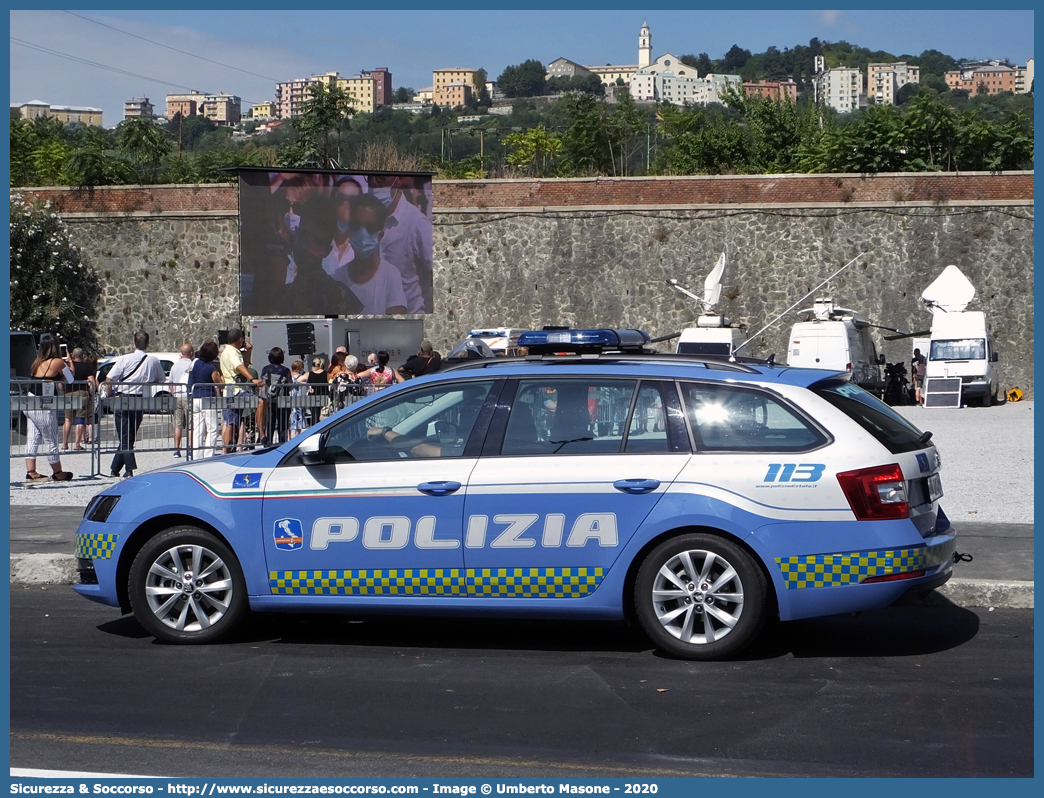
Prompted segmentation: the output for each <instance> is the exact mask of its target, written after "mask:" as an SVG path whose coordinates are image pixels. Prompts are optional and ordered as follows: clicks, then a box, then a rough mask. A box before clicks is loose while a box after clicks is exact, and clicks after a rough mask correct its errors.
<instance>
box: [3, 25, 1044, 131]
mask: <svg viewBox="0 0 1044 798" xmlns="http://www.w3.org/2000/svg"><path fill="white" fill-rule="evenodd" d="M734 49H739V48H738V47H734ZM772 49H775V48H772ZM654 52H655V51H654V49H653V35H652V31H651V29H650V27H649V25H648V24H647V23H643V24H642V26H641V28H640V30H639V32H638V37H637V58H636V59H635V60H636V63H633V64H605V65H597V64H587V65H583V64H580V63H577V62H576V61H573V60H570V59H569V58H567V57H558V58H555V59H553V60H551V61H549V62H548V63H547V65H546V67H544V78H545V80H547V81H552V80H553V79H566V80H573V81H575V80H577V79H586V78H590V79H593V80H596V81H597V83H598V85H600V86H601V87H602V91H603V92H604V95H605V97H606V99H607V101H608V102H613V100H614V99H615V98H616V96H617V95H618V93H619V92H621V91H626V92H627V93H629V95H630V97H631V98H632V99H633V100H634V101H635V102H637V103H650V104H651V103H669V104H671V105H676V106H680V107H689V106H701V105H710V104H713V103H721V102H723V94H724V93H725V91H726V90H727V89H729V88H733V89H737V90H742V92H743V93H744V94H746V95H747V96H755V97H764V98H768V99H771V100H775V101H781V102H782V101H790V102H795V101H796V100H797V98H798V93H799V92H804V91H811V93H812V94H813V97H814V101H815V103H816V104H817V105H821V106H823V107H826V108H831V109H833V110H835V111H837V112H838V113H851V112H853V111H857V110H859V109H860V108H866V107H868V106H869V105H893V104H895V103H896V100H897V98H898V97H899V94H900V92H901V91H902V90H903V87H905V86H917V85H918V84H919V82H920V71H921V68H920V66H919V65H918V64H915V63H908V62H906V61H899V62H893V63H870V64H868V65H867V66H866V68H865V69H860V68H855V67H849V66H843V65H837V66H830V65H828V64H827V62H826V59H825V58H824V57H823V56H822V55H816V56H814V57H813V63H812V70H813V71H812V75H811V77H810V78H808V79H806V80H804V81H803V84H801V85H799V84H798V83H797V82H796V81H794V80H793V79H784V80H744V79H743V77H742V76H741V75H740V74H724V73H722V74H716V73H714V72H713V71H709V70H707V69H703V70H701V69H700V67H699V66H693V65H691V64H687V63H685V61H686V60H691V59H686V58H685V56H678V55H675V54H674V53H673V52H669V51H668V52H664V53H662V54H660V55H657V56H654ZM748 55H749V53H748ZM527 63H528V62H527ZM709 63H710V62H709V59H708V60H707V64H708V65H709ZM1033 67H1034V62H1033V59H1032V58H1029V59H1027V62H1026V63H1025V64H1023V65H1017V64H1013V63H1011V62H1009V61H1008V60H1006V59H989V60H981V61H966V62H962V63H960V64H959V65H958V67H957V68H956V69H952V70H948V71H946V72H945V75H944V79H945V82H946V86H947V87H949V88H950V89H951V90H952V89H962V90H965V91H967V92H969V93H970V94H986V95H997V94H1001V93H1002V92H1011V93H1013V94H1027V93H1031V92H1032V90H1033ZM508 69H512V67H509V68H508ZM309 86H323V87H326V88H330V87H336V88H338V89H340V90H342V91H344V92H345V93H346V94H347V95H348V96H349V97H350V101H351V105H352V108H353V109H354V111H355V113H357V114H358V113H371V114H372V113H373V112H374V111H375V110H376V109H377V108H380V107H389V108H391V109H393V110H398V111H408V112H410V113H414V114H420V113H425V112H430V111H431V109H432V108H433V107H437V108H439V109H444V110H449V111H454V110H458V111H459V110H466V109H468V108H469V107H470V106H472V105H473V104H474V103H475V101H476V100H477V99H479V98H480V97H482V98H483V99H485V100H487V104H486V107H485V108H484V110H485V111H486V112H487V113H489V114H495V115H502V116H503V115H510V114H511V112H512V100H513V99H514V97H513V96H507V95H506V94H505V92H504V91H503V90H502V87H501V86H499V85H498V81H496V80H490V79H489V78H488V76H487V74H486V71H485V70H484V69H481V68H477V67H463V66H444V67H438V68H434V69H433V70H432V73H431V85H430V86H426V87H422V88H420V89H417V90H415V91H408V90H406V89H407V87H399V88H398V89H396V88H395V87H394V85H393V75H392V71H391V69H389V68H388V67H386V66H381V67H373V68H370V69H361V70H359V72H357V73H354V74H350V75H342V74H341V73H340V72H339V71H330V72H325V73H323V74H314V75H310V76H308V77H300V78H292V79H289V80H286V81H281V82H279V83H277V84H276V85H275V87H274V94H273V97H272V99H271V100H270V101H267V102H260V103H255V104H253V105H252V106H250V107H246V108H244V104H243V100H242V98H241V97H240V96H237V95H236V94H233V93H228V92H210V91H196V90H193V91H190V92H187V93H171V94H168V95H166V97H165V98H164V100H163V101H162V102H156V101H153V100H151V99H150V98H149V97H146V96H140V97H133V98H130V99H128V100H127V101H126V102H125V103H124V108H123V118H124V119H129V118H137V117H145V118H152V119H162V120H166V121H172V120H175V119H177V118H178V117H181V118H187V117H196V116H199V117H203V118H205V119H207V120H209V121H210V122H213V123H214V124H215V125H219V126H222V127H229V128H233V129H236V130H237V131H239V132H240V133H242V134H244V135H245V133H244V125H246V124H247V123H252V124H249V129H250V132H251V133H253V134H264V133H267V132H271V131H273V130H275V129H276V128H278V127H279V126H280V125H281V124H282V123H283V122H285V121H288V120H291V119H295V118H297V117H298V116H300V115H301V113H302V112H303V108H304V106H305V103H306V102H307V101H308V99H309V96H310V95H309V91H308V87H309ZM11 107H12V110H13V111H14V112H16V113H17V114H18V115H19V116H20V117H21V118H23V119H30V120H31V119H35V118H36V117H39V116H49V117H53V118H55V119H57V120H59V121H61V122H63V123H66V124H74V123H75V124H82V125H88V126H95V127H104V126H105V122H106V120H105V119H104V118H103V116H104V114H103V111H102V109H100V108H94V107H90V106H77V105H58V104H54V105H52V104H50V103H48V102H47V101H44V100H39V99H33V100H29V101H27V102H19V103H14V102H12V104H11Z"/></svg>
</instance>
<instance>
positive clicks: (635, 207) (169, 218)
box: [36, 172, 1034, 395]
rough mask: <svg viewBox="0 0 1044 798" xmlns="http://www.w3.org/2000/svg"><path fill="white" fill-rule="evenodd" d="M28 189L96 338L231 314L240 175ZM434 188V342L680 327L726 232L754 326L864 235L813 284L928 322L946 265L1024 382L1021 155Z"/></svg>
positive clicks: (198, 323) (1029, 316)
mask: <svg viewBox="0 0 1044 798" xmlns="http://www.w3.org/2000/svg"><path fill="white" fill-rule="evenodd" d="M36 193H38V194H39V195H41V196H43V197H46V198H47V199H49V200H50V201H51V202H52V203H53V204H54V205H56V206H57V207H58V209H59V211H60V212H61V213H62V215H63V217H64V218H65V219H66V221H67V223H68V224H69V225H70V228H71V229H72V230H73V235H74V237H75V239H76V243H78V244H79V245H80V246H81V247H82V249H83V253H84V258H85V259H86V260H87V261H88V262H90V263H91V264H92V265H94V266H95V268H97V269H98V272H99V274H100V275H101V277H102V282H103V285H104V287H105V296H106V302H105V306H104V307H103V308H102V309H101V314H100V319H101V322H100V323H101V325H102V331H101V333H102V335H101V337H102V340H103V342H104V344H105V346H106V347H107V348H112V349H121V350H122V349H125V348H126V346H127V340H126V339H127V338H128V335H129V331H130V330H132V329H136V328H137V327H139V326H141V327H143V328H144V329H146V330H149V331H150V333H153V334H154V339H155V344H154V347H153V348H154V349H157V350H161V349H162V350H167V349H173V348H176V346H177V345H178V344H179V343H180V342H181V341H182V340H184V339H186V338H187V339H189V340H199V339H201V338H203V337H211V336H213V335H214V333H215V331H216V330H217V329H224V328H228V327H230V326H235V325H237V324H240V323H242V321H243V320H242V319H240V318H239V316H238V282H237V274H238V260H237V258H238V236H237V224H236V193H235V189H234V188H230V187H226V186H160V187H129V188H107V189H96V190H95V191H94V192H81V191H76V190H61V189H57V190H55V189H48V190H39V191H37V192H36ZM434 203H435V236H434V240H435V313H434V314H433V315H432V316H430V317H427V318H426V319H425V330H426V332H427V334H428V335H429V337H431V338H432V339H433V340H434V341H435V343H436V345H437V346H438V347H439V348H441V349H442V350H443V351H446V350H447V349H448V348H449V347H450V346H452V344H453V343H455V342H456V341H457V340H459V339H460V338H461V337H462V335H463V334H464V332H466V331H467V330H468V329H470V328H474V327H480V326H488V325H497V326H499V325H510V326H515V327H540V326H542V325H544V324H569V325H572V326H613V327H639V328H642V329H646V330H648V331H649V332H650V333H651V334H652V335H654V336H655V335H663V334H666V333H670V332H675V331H677V330H678V329H680V328H681V327H683V326H687V325H689V324H691V323H692V321H693V319H694V317H695V315H696V314H697V310H696V309H695V307H694V305H693V303H692V302H691V301H690V300H688V299H686V298H685V297H683V296H681V295H680V294H678V293H676V292H674V291H671V290H670V289H669V288H668V287H667V286H666V285H665V280H667V279H669V278H676V279H677V280H678V281H679V282H680V283H681V284H682V285H684V286H685V287H687V288H689V289H690V290H692V291H693V292H695V293H697V294H698V293H701V292H702V286H703V279H704V277H705V276H706V274H707V273H708V272H709V271H710V269H711V267H712V266H713V265H714V262H715V260H716V259H717V257H718V254H719V253H720V252H722V251H723V250H724V251H725V252H727V255H728V261H729V266H728V271H727V274H726V279H725V288H724V291H723V293H722V303H721V306H720V307H721V309H722V310H724V312H725V313H726V315H728V316H730V317H731V318H732V319H733V320H734V321H735V322H743V323H746V324H747V325H748V327H749V331H750V334H753V333H754V332H756V331H757V330H758V329H760V328H761V327H762V326H764V325H765V324H767V323H768V322H769V321H771V320H772V319H773V318H775V317H776V316H777V315H778V314H780V313H781V312H782V311H784V310H785V309H786V308H788V307H789V306H790V305H792V304H793V303H795V302H797V301H798V300H799V299H800V298H801V297H802V296H803V295H804V294H805V293H806V292H808V291H810V290H812V289H813V288H814V287H815V286H816V284H818V283H819V282H820V281H821V280H823V279H825V278H826V277H827V276H829V275H830V274H831V273H833V272H834V271H836V270H837V269H839V268H840V267H841V266H843V265H844V264H845V263H846V262H848V261H849V260H851V259H852V258H855V257H856V256H857V255H859V253H860V252H862V251H863V250H864V249H866V254H865V255H864V256H863V257H862V258H860V259H859V260H858V262H857V264H856V265H854V266H852V267H851V268H849V269H848V270H847V271H846V272H844V273H843V274H842V275H841V276H839V277H838V278H836V279H834V280H833V281H831V283H830V284H829V285H828V286H826V287H824V288H822V289H820V290H819V291H817V292H816V294H817V295H819V296H831V297H832V298H833V299H834V301H835V303H837V304H839V305H842V306H844V307H851V308H855V309H857V310H858V311H860V312H861V313H862V314H863V315H865V316H866V317H867V318H869V319H870V320H871V321H872V322H873V323H875V324H880V325H883V326H888V327H899V328H902V329H906V330H917V329H926V328H927V327H928V326H929V325H930V317H929V316H928V314H927V313H926V312H925V311H924V310H923V309H922V308H921V307H920V303H919V297H920V294H921V291H922V290H923V289H924V288H925V287H926V286H927V285H928V284H929V283H930V282H931V281H932V280H933V279H934V278H935V277H936V276H937V275H938V274H939V272H940V271H942V269H943V268H944V267H945V266H946V265H947V264H950V263H952V264H955V265H957V266H958V267H959V268H960V269H961V270H962V271H963V272H964V273H965V274H966V275H967V276H968V278H969V279H970V280H971V281H972V283H973V284H974V285H975V286H976V288H977V289H978V297H977V300H976V303H975V305H973V308H975V309H981V310H984V311H986V313H987V317H988V318H989V319H990V321H991V322H992V324H993V328H994V332H995V335H996V338H997V345H998V349H999V351H1000V353H1001V362H1000V363H999V364H998V365H999V366H1000V374H1001V385H1002V387H1003V388H1005V389H1006V388H1008V387H1011V386H1015V385H1017V386H1019V387H1021V388H1022V389H1023V391H1025V392H1026V393H1027V394H1029V395H1032V390H1033V354H1034V351H1033V322H1034V317H1033V286H1034V280H1033V175H1032V173H1028V172H1023V173H1008V174H1000V175H990V174H981V173H977V174H962V175H956V174H919V175H905V174H903V175H876V176H872V177H869V176H868V177H862V176H857V175H782V176H781V175H772V176H758V177H745V176H744V177H688V178H624V179H606V178H600V179H591V180H498V181H457V182H443V181H437V182H436V183H435V186H434ZM812 299H813V298H812V297H809V298H808V299H807V300H805V301H804V302H801V303H800V304H799V306H798V307H799V309H800V308H806V307H810V306H811V304H812ZM795 320H796V317H795V315H794V314H790V315H788V316H787V317H785V318H784V319H782V320H781V321H780V322H778V323H777V324H776V325H774V326H773V327H771V328H769V329H768V330H767V331H766V332H764V333H763V334H762V335H759V336H758V337H757V338H756V339H755V341H754V342H753V343H752V345H751V346H752V348H753V354H757V355H762V356H764V355H767V354H769V353H773V352H774V353H775V354H776V356H777V359H779V360H783V359H784V358H785V353H786V341H787V333H788V331H789V327H790V325H791V324H792V323H793V322H794V321H795ZM876 332H878V333H881V335H883V334H885V332H884V331H880V330H879V331H876ZM877 340H878V343H879V346H880V347H881V351H882V352H883V353H884V354H885V355H886V356H887V358H888V360H889V361H890V362H891V361H895V360H899V359H908V358H909V354H910V343H909V341H898V342H891V343H889V342H885V341H883V338H882V337H881V336H877Z"/></svg>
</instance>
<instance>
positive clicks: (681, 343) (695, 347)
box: [676, 316, 743, 358]
mask: <svg viewBox="0 0 1044 798" xmlns="http://www.w3.org/2000/svg"><path fill="white" fill-rule="evenodd" d="M741 343H743V335H742V330H741V329H740V328H739V327H732V326H729V320H728V319H725V318H722V317H721V316H700V317H699V318H697V319H696V326H695V327H686V328H685V329H684V330H682V331H681V334H680V335H679V336H678V347H677V350H676V351H677V352H678V354H681V355H702V356H703V357H720V358H728V357H731V356H732V353H733V352H735V351H736V348H737V347H738V346H739V345H740V344H741Z"/></svg>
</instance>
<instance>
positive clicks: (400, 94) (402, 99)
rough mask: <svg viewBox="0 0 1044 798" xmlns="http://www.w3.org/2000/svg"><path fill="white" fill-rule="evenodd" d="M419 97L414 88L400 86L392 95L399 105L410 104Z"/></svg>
mask: <svg viewBox="0 0 1044 798" xmlns="http://www.w3.org/2000/svg"><path fill="white" fill-rule="evenodd" d="M416 95H417V92H416V91H414V89H413V87H412V86H399V88H397V89H396V90H395V92H394V94H392V99H393V100H394V101H395V102H397V103H409V102H413V98H414V97H415V96H416Z"/></svg>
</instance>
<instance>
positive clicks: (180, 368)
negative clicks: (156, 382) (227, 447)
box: [167, 344, 196, 457]
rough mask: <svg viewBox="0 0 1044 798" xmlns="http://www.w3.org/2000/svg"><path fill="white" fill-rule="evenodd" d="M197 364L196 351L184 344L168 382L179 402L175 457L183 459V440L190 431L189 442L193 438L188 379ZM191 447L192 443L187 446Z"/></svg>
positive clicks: (176, 420) (175, 415)
mask: <svg viewBox="0 0 1044 798" xmlns="http://www.w3.org/2000/svg"><path fill="white" fill-rule="evenodd" d="M195 362H196V351H195V349H193V348H192V344H182V346H181V358H180V359H179V360H178V362H177V363H175V364H174V365H173V366H171V367H170V375H169V376H168V377H167V381H168V383H169V384H170V393H171V396H173V397H175V399H176V400H177V401H176V402H175V404H174V456H175V457H181V438H182V436H183V435H184V434H185V430H188V436H189V440H190V441H191V438H192V426H191V425H190V424H189V420H188V417H189V411H188V402H189V400H188V378H189V372H190V371H192V364H193V363H195ZM187 445H188V446H191V445H192V444H191V442H190V443H189V444H187Z"/></svg>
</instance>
